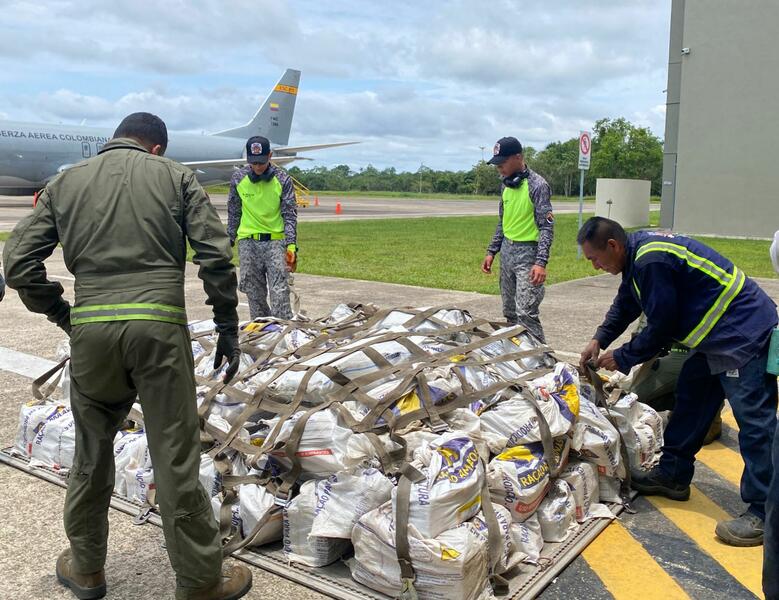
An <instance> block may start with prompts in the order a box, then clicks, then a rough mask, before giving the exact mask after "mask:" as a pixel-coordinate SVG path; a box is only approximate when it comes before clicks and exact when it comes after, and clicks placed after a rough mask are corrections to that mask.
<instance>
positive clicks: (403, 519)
mask: <svg viewBox="0 0 779 600" xmlns="http://www.w3.org/2000/svg"><path fill="white" fill-rule="evenodd" d="M424 480H425V475H424V473H422V472H421V471H420V470H418V469H416V468H414V467H412V466H411V465H410V464H409V463H405V464H404V465H403V467H402V468H401V470H400V478H399V479H398V489H397V495H396V501H395V506H396V511H395V551H396V553H397V555H398V565H399V566H400V581H401V585H402V588H401V593H400V596H399V597H400V598H402V599H403V600H412V599H414V598H417V592H416V589H414V580H415V579H416V575H415V573H414V567H413V565H412V564H411V547H410V546H409V541H408V524H409V523H408V522H409V513H410V509H411V504H410V500H411V484H412V483H419V482H421V481H424Z"/></svg>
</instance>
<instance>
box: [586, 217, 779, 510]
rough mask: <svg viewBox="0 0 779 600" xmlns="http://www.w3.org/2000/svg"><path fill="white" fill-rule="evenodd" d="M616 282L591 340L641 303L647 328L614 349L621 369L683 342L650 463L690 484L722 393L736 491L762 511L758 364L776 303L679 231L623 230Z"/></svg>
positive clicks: (767, 460) (766, 453)
mask: <svg viewBox="0 0 779 600" xmlns="http://www.w3.org/2000/svg"><path fill="white" fill-rule="evenodd" d="M626 255H627V257H626V260H627V262H626V264H625V268H624V269H623V271H622V283H621V285H620V287H619V291H618V292H617V296H616V298H615V299H614V302H613V303H612V305H611V308H610V309H609V311H608V313H607V314H606V318H605V319H604V322H603V324H602V325H601V326H600V327H599V328H598V331H597V332H596V334H595V339H597V340H598V342H599V343H600V346H601V348H606V347H608V345H609V344H611V343H612V342H613V341H614V340H615V339H616V338H617V337H618V336H619V335H620V334H621V333H622V332H624V331H625V329H626V328H627V327H628V325H630V323H632V322H633V321H634V320H635V319H637V318H638V316H639V315H640V314H641V312H642V311H643V312H644V313H645V314H646V317H647V326H646V328H644V329H643V330H642V331H641V333H639V334H638V335H637V336H635V337H634V338H633V339H632V340H631V341H630V342H628V343H626V344H624V345H623V346H622V347H620V348H618V349H617V350H615V351H614V360H615V361H616V363H617V365H618V367H619V370H620V371H622V372H623V373H627V372H628V371H630V369H631V368H632V367H633V366H635V365H638V364H640V363H643V362H645V361H646V360H648V359H650V358H652V357H653V356H654V355H655V354H657V353H658V352H659V351H660V350H661V349H662V348H663V346H664V345H665V344H667V343H668V342H670V341H676V342H679V343H681V344H684V345H685V346H688V347H689V348H690V349H691V355H690V358H688V360H687V362H685V364H684V367H683V368H682V371H681V373H680V375H679V383H678V387H677V392H676V396H677V403H676V407H675V409H674V411H673V413H672V415H671V418H670V421H669V423H668V427H667V428H666V430H665V444H664V446H663V454H662V457H661V459H660V464H659V468H660V469H661V471H662V472H663V473H664V474H665V475H667V476H669V477H670V478H671V479H673V480H674V481H676V482H678V483H681V484H689V483H690V481H691V480H692V476H693V471H694V469H693V463H694V462H695V455H696V454H697V452H698V451H699V450H700V449H701V446H702V444H703V439H704V437H705V436H706V431H707V430H708V427H709V424H710V423H711V421H712V419H713V418H714V415H715V414H716V412H717V410H718V409H719V406H720V404H721V402H722V400H723V399H724V398H725V397H727V398H728V400H729V401H730V404H731V406H732V408H733V414H734V416H735V418H736V421H737V423H738V426H739V436H738V437H739V447H740V450H741V455H742V456H743V458H744V465H745V467H744V473H743V475H742V477H741V498H742V499H743V500H744V502H746V503H747V504H748V505H749V511H750V512H752V513H754V514H755V515H757V516H758V517H760V518H761V519H765V500H766V496H767V494H768V487H769V484H770V481H771V475H772V473H773V467H772V461H771V442H772V441H773V437H774V431H775V429H776V408H777V387H776V377H774V376H772V375H769V374H767V373H766V372H765V367H766V360H767V355H768V344H769V341H770V336H771V331H772V330H773V329H774V327H776V324H777V315H776V305H775V304H774V302H773V301H772V300H771V299H770V298H769V297H768V295H767V294H766V293H765V292H764V291H763V290H762V289H761V288H760V287H759V286H758V285H757V284H756V283H755V282H754V281H752V280H751V279H749V278H748V277H746V276H745V275H744V274H743V272H742V271H741V270H739V269H738V268H737V267H736V266H735V265H734V264H733V263H732V262H730V261H729V260H728V259H727V258H725V257H723V256H722V255H720V254H718V253H717V252H715V251H714V250H712V249H711V248H709V247H708V246H706V245H704V244H702V243H700V242H697V241H695V240H692V239H689V238H685V237H682V236H672V235H665V234H656V233H649V232H644V231H640V232H637V233H631V234H629V235H628V241H627V246H626Z"/></svg>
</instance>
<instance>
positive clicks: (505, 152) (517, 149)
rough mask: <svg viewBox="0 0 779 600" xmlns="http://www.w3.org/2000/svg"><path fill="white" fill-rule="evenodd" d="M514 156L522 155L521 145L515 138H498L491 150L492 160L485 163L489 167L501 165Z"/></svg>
mask: <svg viewBox="0 0 779 600" xmlns="http://www.w3.org/2000/svg"><path fill="white" fill-rule="evenodd" d="M515 154H522V144H520V143H519V140H518V139H517V138H515V137H504V138H500V139H499V140H498V141H497V142H495V146H494V147H493V148H492V158H491V159H489V160H488V161H487V164H490V165H501V164H503V163H504V162H506V160H507V159H508V158H510V157H512V156H514V155H515Z"/></svg>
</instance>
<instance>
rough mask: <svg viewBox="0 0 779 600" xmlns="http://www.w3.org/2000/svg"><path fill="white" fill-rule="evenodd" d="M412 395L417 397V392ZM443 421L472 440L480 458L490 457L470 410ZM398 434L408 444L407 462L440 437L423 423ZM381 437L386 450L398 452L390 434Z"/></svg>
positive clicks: (446, 416)
mask: <svg viewBox="0 0 779 600" xmlns="http://www.w3.org/2000/svg"><path fill="white" fill-rule="evenodd" d="M412 393H413V394H414V395H416V392H412ZM345 404H346V403H345ZM351 404H355V403H351ZM441 420H442V421H443V422H444V423H446V425H447V426H448V428H449V430H450V431H459V432H461V433H462V434H463V435H465V436H466V437H468V438H470V439H471V441H473V443H474V444H475V445H476V451H477V452H478V453H479V456H480V457H485V458H486V457H488V456H489V455H490V449H489V446H488V445H487V443H486V441H485V440H484V438H483V437H482V431H481V422H480V420H479V417H478V416H477V415H476V414H474V413H473V412H472V411H471V410H470V409H468V408H456V409H454V410H452V411H450V412H448V413H446V414H443V415H441ZM396 434H397V436H398V437H401V438H403V441H404V442H405V443H406V460H409V461H411V460H413V459H414V457H415V456H418V455H419V453H420V452H428V450H426V449H427V448H428V446H429V444H430V442H432V441H433V440H435V439H436V438H438V437H439V435H440V434H438V433H436V432H434V431H431V430H430V426H429V425H426V424H425V423H423V422H422V421H414V422H412V423H410V424H409V425H408V426H407V427H404V428H403V429H399V430H398V431H397V432H396ZM379 437H380V439H381V441H382V444H383V446H384V447H385V449H387V450H397V449H398V448H399V446H397V445H396V444H395V443H394V442H392V441H390V438H389V434H382V435H381V436H379Z"/></svg>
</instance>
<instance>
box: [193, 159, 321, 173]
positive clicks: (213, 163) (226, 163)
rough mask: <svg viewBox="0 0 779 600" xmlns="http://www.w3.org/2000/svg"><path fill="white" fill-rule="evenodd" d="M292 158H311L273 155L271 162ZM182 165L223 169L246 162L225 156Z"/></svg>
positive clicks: (242, 164)
mask: <svg viewBox="0 0 779 600" xmlns="http://www.w3.org/2000/svg"><path fill="white" fill-rule="evenodd" d="M293 160H313V159H311V158H306V157H305V156H274V157H273V158H272V159H271V162H272V163H274V164H276V165H283V164H285V163H288V162H292V161H293ZM181 164H182V165H184V166H185V167H189V168H190V169H193V170H194V169H225V168H229V167H235V168H236V169H238V168H240V167H242V166H244V165H245V164H246V159H245V158H225V159H221V160H199V161H198V160H195V161H187V162H182V163H181Z"/></svg>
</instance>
